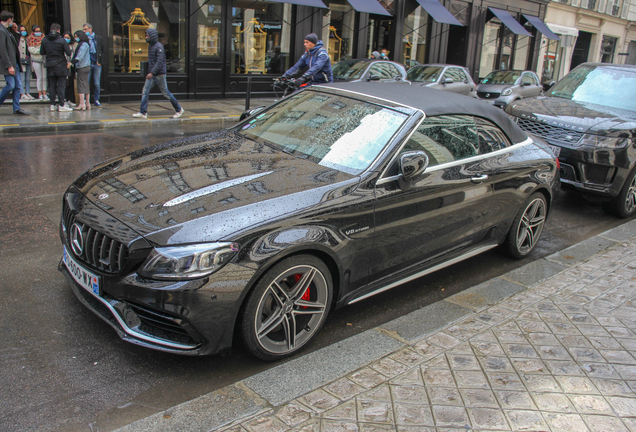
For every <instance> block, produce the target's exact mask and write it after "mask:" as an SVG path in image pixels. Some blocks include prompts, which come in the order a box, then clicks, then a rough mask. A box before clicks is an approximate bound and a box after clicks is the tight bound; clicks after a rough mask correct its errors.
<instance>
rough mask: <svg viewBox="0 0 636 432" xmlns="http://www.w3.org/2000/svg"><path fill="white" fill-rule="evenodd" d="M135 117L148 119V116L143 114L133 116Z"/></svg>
mask: <svg viewBox="0 0 636 432" xmlns="http://www.w3.org/2000/svg"><path fill="white" fill-rule="evenodd" d="M133 117H135V118H142V119H147V118H148V114H142V113H140V112H138V113H137V114H133Z"/></svg>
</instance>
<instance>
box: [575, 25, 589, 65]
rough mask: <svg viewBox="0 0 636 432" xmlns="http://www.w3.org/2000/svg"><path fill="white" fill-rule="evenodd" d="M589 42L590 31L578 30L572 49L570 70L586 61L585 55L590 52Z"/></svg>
mask: <svg viewBox="0 0 636 432" xmlns="http://www.w3.org/2000/svg"><path fill="white" fill-rule="evenodd" d="M591 42H592V33H588V32H584V31H579V37H578V38H577V39H576V45H574V51H573V53H572V63H571V64H570V70H572V69H574V68H575V67H577V66H578V65H580V64H581V63H585V62H586V61H587V57H588V55H589V53H590V44H591Z"/></svg>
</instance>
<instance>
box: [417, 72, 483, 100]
mask: <svg viewBox="0 0 636 432" xmlns="http://www.w3.org/2000/svg"><path fill="white" fill-rule="evenodd" d="M406 79H408V80H409V81H411V82H412V83H413V84H420V85H422V86H425V87H428V88H432V89H436V90H444V91H449V92H453V93H458V94H463V95H465V96H472V97H475V98H476V97H477V93H476V91H475V89H476V86H475V82H474V81H473V79H472V78H471V77H470V72H469V71H468V69H466V68H465V67H463V66H456V65H448V64H428V65H420V66H414V67H412V68H411V69H409V70H408V72H407V73H406Z"/></svg>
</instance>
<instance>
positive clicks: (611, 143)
mask: <svg viewBox="0 0 636 432" xmlns="http://www.w3.org/2000/svg"><path fill="white" fill-rule="evenodd" d="M629 141H630V140H629V138H614V137H608V136H602V135H591V134H585V135H583V138H581V140H580V141H579V142H578V143H577V144H578V145H579V146H585V147H601V148H609V149H618V148H623V147H626V146H627V145H628V144H629Z"/></svg>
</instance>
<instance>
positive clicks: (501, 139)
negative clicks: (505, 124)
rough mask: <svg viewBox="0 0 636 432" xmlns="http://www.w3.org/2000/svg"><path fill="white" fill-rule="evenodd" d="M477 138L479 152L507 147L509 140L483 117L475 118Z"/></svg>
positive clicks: (483, 152) (488, 151)
mask: <svg viewBox="0 0 636 432" xmlns="http://www.w3.org/2000/svg"><path fill="white" fill-rule="evenodd" d="M476 123H477V134H478V139H479V154H485V153H490V152H492V151H497V150H501V149H502V148H505V147H509V146H510V141H509V140H508V137H507V136H506V134H505V133H504V132H503V131H502V130H501V129H499V127H498V126H497V125H495V124H494V123H492V122H490V121H489V120H486V119H483V118H476Z"/></svg>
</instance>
